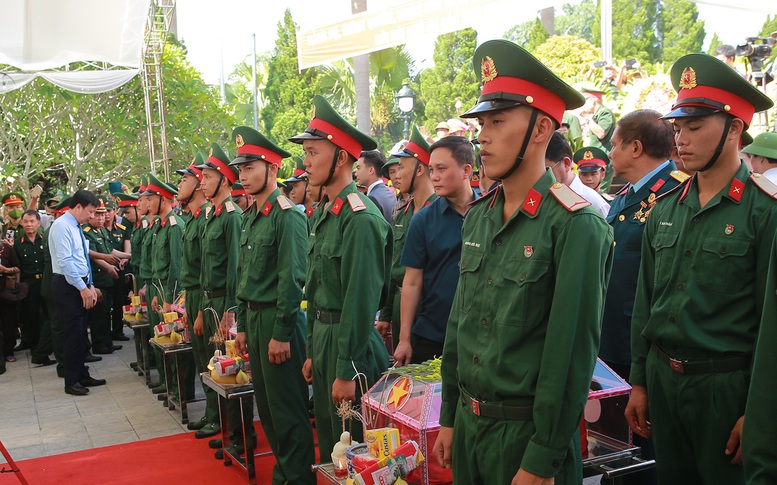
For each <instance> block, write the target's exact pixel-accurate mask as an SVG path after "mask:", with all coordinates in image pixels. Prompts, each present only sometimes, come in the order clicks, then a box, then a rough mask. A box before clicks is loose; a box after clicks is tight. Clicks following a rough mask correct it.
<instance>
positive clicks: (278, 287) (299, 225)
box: [237, 189, 308, 342]
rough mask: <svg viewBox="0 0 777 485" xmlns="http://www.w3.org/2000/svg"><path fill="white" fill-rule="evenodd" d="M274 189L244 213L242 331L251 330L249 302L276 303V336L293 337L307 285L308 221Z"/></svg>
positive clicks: (239, 285)
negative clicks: (247, 327)
mask: <svg viewBox="0 0 777 485" xmlns="http://www.w3.org/2000/svg"><path fill="white" fill-rule="evenodd" d="M294 209H295V208H294V205H293V204H292V203H291V202H290V201H289V199H287V198H286V197H284V196H283V195H281V191H280V190H278V189H275V190H274V191H273V192H272V193H271V194H270V196H269V197H268V198H267V201H265V203H264V204H262V206H261V207H257V206H256V204H254V205H253V206H251V208H249V210H248V212H246V213H245V214H243V224H242V227H241V228H240V258H239V263H238V264H239V266H240V268H242V270H241V271H240V274H239V276H238V282H237V299H238V302H237V308H238V312H237V313H238V315H237V317H238V318H237V330H238V332H245V330H246V318H245V314H246V310H247V308H248V302H251V303H258V304H260V305H274V306H275V307H276V312H275V325H274V326H273V331H272V338H273V339H275V340H278V341H279V342H288V341H290V340H291V337H292V335H293V333H294V329H295V328H296V327H297V318H298V317H299V313H300V311H301V310H300V306H299V305H300V302H301V301H302V287H303V285H304V284H305V265H306V259H305V256H306V255H307V253H306V251H307V230H308V221H307V218H306V217H305V214H303V213H302V211H298V210H294Z"/></svg>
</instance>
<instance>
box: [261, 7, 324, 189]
mask: <svg viewBox="0 0 777 485" xmlns="http://www.w3.org/2000/svg"><path fill="white" fill-rule="evenodd" d="M297 29H298V27H297V24H296V23H294V20H293V19H292V17H291V10H289V9H286V13H285V14H284V16H283V20H282V21H281V22H279V23H278V36H277V37H278V38H277V40H276V41H275V49H274V50H273V52H272V56H271V57H270V59H269V61H268V63H267V85H266V87H265V89H264V97H265V98H266V99H268V100H270V101H271V102H269V103H267V105H266V106H265V107H264V109H262V121H263V122H264V127H265V130H266V131H265V134H266V135H267V136H268V137H269V138H270V139H271V140H272V141H273V142H275V143H276V144H277V145H278V146H279V147H281V148H283V149H285V150H287V151H290V152H292V153H297V154H299V153H300V149H299V146H298V145H295V144H293V143H291V142H289V141H288V140H287V139H288V138H289V137H290V136H294V135H296V134H297V133H300V132H301V131H303V130H304V129H305V127H307V125H308V122H309V121H310V110H311V107H312V100H313V96H314V95H315V94H316V93H317V92H318V91H319V85H318V72H319V71H318V70H316V69H305V70H304V71H302V72H299V71H298V69H297V66H298V64H297ZM290 164H291V162H288V163H286V164H285V167H284V170H282V171H281V176H285V175H286V173H287V172H288V171H289V169H290V167H291V165H290Z"/></svg>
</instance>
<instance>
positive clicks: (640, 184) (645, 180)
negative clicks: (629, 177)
mask: <svg viewBox="0 0 777 485" xmlns="http://www.w3.org/2000/svg"><path fill="white" fill-rule="evenodd" d="M667 165H669V160H666V161H665V162H664V163H662V164H661V165H659V166H658V167H656V168H654V169H653V170H651V171H650V173H648V174H647V175H645V176H644V177H642V178H641V179H639V182H637V183H636V184H634V185H632V187H633V188H634V192H639V191H640V189H642V187H644V186H645V184H647V183H648V182H650V180H651V179H652V178H653V177H655V176H656V174H658V172H660V171H661V170H663V169H664V168H665V167H666V166H667Z"/></svg>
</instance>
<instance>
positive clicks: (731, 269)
mask: <svg viewBox="0 0 777 485" xmlns="http://www.w3.org/2000/svg"><path fill="white" fill-rule="evenodd" d="M701 250H702V253H701V255H700V256H699V259H698V260H697V263H696V264H695V268H694V274H695V275H697V276H698V282H699V287H700V288H704V289H706V290H710V291H715V292H721V293H723V292H726V293H727V292H731V291H737V290H738V289H741V288H743V287H746V286H747V285H748V284H749V283H750V282H751V281H752V279H753V275H754V274H755V268H754V267H753V265H752V262H753V258H748V257H747V255H748V253H749V251H750V240H749V239H744V238H736V237H731V236H727V237H720V236H707V237H705V238H704V241H703V242H702V246H701Z"/></svg>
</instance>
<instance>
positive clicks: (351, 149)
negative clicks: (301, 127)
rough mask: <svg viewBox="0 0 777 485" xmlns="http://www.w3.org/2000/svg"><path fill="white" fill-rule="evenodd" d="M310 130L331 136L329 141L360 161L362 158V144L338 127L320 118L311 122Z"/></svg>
mask: <svg viewBox="0 0 777 485" xmlns="http://www.w3.org/2000/svg"><path fill="white" fill-rule="evenodd" d="M308 128H314V129H316V130H319V131H323V132H324V133H326V134H327V135H329V141H331V142H332V143H334V144H335V145H337V146H339V147H340V148H342V149H343V150H345V151H346V152H348V153H349V154H351V155H352V156H353V158H357V159H358V158H359V157H361V154H362V144H361V143H359V142H358V141H356V138H354V137H352V136H350V135H348V134H347V133H346V132H344V131H343V130H341V129H340V128H337V127H336V126H334V125H332V124H330V123H327V122H326V121H324V120H322V119H320V118H313V119H312V120H310V124H309V125H308Z"/></svg>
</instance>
